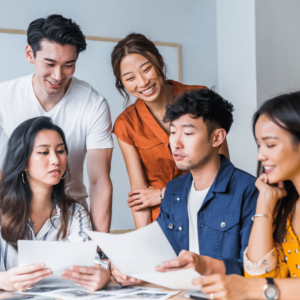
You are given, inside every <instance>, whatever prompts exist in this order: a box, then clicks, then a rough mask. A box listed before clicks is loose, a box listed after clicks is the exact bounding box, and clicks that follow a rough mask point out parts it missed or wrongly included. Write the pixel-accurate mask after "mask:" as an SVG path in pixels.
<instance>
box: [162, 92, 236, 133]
mask: <svg viewBox="0 0 300 300" xmlns="http://www.w3.org/2000/svg"><path fill="white" fill-rule="evenodd" d="M233 110H234V108H233V105H232V104H231V103H230V102H228V101H227V100H225V99H223V98H222V97H221V96H220V95H219V94H217V93H216V92H215V91H213V90H209V89H206V88H202V89H198V90H189V91H186V92H185V93H184V94H183V95H182V96H180V97H179V98H178V100H177V101H176V102H175V103H174V104H169V105H168V106H167V109H166V113H165V116H164V122H172V121H174V120H177V119H178V118H180V117H181V116H183V115H186V114H189V115H190V116H191V117H192V118H195V119H197V118H200V117H202V119H203V122H204V123H205V124H206V127H207V132H208V135H210V134H211V133H212V132H213V131H214V130H215V129H216V128H218V127H220V128H224V129H225V130H226V132H227V133H228V132H229V129H230V127H231V124H232V122H233V116H232V112H233Z"/></svg>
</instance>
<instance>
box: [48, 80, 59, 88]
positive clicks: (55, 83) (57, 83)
mask: <svg viewBox="0 0 300 300" xmlns="http://www.w3.org/2000/svg"><path fill="white" fill-rule="evenodd" d="M46 81H47V82H48V83H49V84H50V86H51V87H53V88H59V87H61V86H62V84H63V81H61V82H52V81H49V80H47V79H46Z"/></svg>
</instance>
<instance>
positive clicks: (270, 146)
mask: <svg viewBox="0 0 300 300" xmlns="http://www.w3.org/2000/svg"><path fill="white" fill-rule="evenodd" d="M274 146H275V145H267V148H273V147H274Z"/></svg>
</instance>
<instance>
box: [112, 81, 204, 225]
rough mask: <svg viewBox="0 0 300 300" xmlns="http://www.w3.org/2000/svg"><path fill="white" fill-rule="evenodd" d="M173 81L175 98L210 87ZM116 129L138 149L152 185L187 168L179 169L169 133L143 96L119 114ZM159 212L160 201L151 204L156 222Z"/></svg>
mask: <svg viewBox="0 0 300 300" xmlns="http://www.w3.org/2000/svg"><path fill="white" fill-rule="evenodd" d="M169 83H170V84H172V85H173V99H174V100H177V98H178V97H179V96H181V95H182V94H183V93H184V92H185V91H186V90H196V89H200V88H206V87H205V86H197V85H196V86H195V85H184V84H182V83H179V82H176V81H173V80H170V81H169ZM113 133H114V134H115V135H116V136H117V137H118V138H119V139H120V140H122V141H123V142H125V143H127V144H129V145H131V146H133V147H134V148H135V149H136V151H137V153H138V155H139V158H140V159H141V161H142V164H143V167H144V171H145V175H146V179H147V182H148V184H149V185H151V186H153V187H155V188H158V189H160V188H163V187H165V186H166V185H167V183H168V182H169V181H170V180H172V179H174V178H176V177H178V176H180V175H182V174H185V173H186V172H187V171H182V170H178V169H177V167H176V164H175V162H174V160H173V157H172V153H171V150H170V148H169V135H168V134H167V133H166V132H165V131H164V130H163V129H162V127H161V126H160V125H159V123H158V122H157V121H156V120H155V118H154V117H153V115H152V114H151V112H150V111H149V109H148V107H147V106H146V104H145V102H144V101H143V100H141V99H137V100H136V101H135V103H134V104H132V105H130V106H128V107H127V108H126V109H125V110H124V111H123V112H122V113H121V114H120V115H119V116H118V118H117V119H116V121H115V125H114V129H113ZM159 212H160V206H159V205H157V206H154V207H151V218H152V222H154V221H155V220H156V219H157V217H158V215H159Z"/></svg>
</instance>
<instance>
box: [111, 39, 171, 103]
mask: <svg viewBox="0 0 300 300" xmlns="http://www.w3.org/2000/svg"><path fill="white" fill-rule="evenodd" d="M132 53H136V54H140V55H142V56H144V57H146V58H147V59H148V60H149V61H150V63H151V64H152V65H153V66H154V67H155V69H156V71H157V72H158V74H159V75H160V76H162V78H163V80H164V81H165V80H166V65H165V63H164V60H163V58H162V56H161V55H160V53H159V52H158V50H157V48H156V46H155V45H154V43H153V42H151V41H150V40H148V39H147V38H146V37H145V36H144V35H143V34H140V33H131V34H129V35H127V36H126V37H125V38H124V39H123V40H121V41H119V42H118V44H117V45H116V46H115V48H114V50H113V52H112V53H111V65H112V68H113V72H114V75H115V77H116V88H117V90H118V91H119V93H120V94H121V95H122V96H123V97H124V98H125V102H124V106H125V107H126V106H127V105H128V104H129V93H128V92H127V91H126V89H125V87H124V85H123V83H122V80H121V70H120V64H121V60H122V59H123V57H125V56H127V55H128V54H132Z"/></svg>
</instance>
